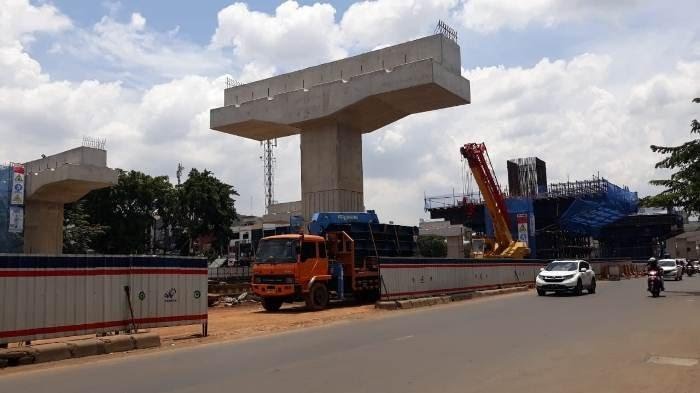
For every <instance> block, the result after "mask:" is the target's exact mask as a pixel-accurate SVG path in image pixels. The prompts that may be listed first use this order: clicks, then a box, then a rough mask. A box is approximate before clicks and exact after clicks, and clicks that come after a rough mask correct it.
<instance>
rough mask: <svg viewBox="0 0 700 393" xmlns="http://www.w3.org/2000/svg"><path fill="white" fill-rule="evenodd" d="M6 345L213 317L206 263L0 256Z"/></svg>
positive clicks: (0, 318)
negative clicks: (208, 310)
mask: <svg viewBox="0 0 700 393" xmlns="http://www.w3.org/2000/svg"><path fill="white" fill-rule="evenodd" d="M0 298H2V302H1V303H0V344H5V343H10V342H23V341H28V340H37V339H44V338H54V337H65V336H75V335H83V334H95V333H105V332H113V331H133V330H137V329H140V328H152V327H161V326H173V325H194V324H202V327H203V332H204V333H206V323H207V261H206V259H204V258H181V257H156V256H36V255H9V254H0Z"/></svg>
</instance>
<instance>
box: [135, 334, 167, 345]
mask: <svg viewBox="0 0 700 393" xmlns="http://www.w3.org/2000/svg"><path fill="white" fill-rule="evenodd" d="M131 338H132V339H133V340H134V345H135V347H136V349H146V348H155V347H160V336H159V335H157V334H155V333H140V334H134V335H132V336H131Z"/></svg>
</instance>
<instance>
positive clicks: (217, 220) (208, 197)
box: [175, 168, 238, 255]
mask: <svg viewBox="0 0 700 393" xmlns="http://www.w3.org/2000/svg"><path fill="white" fill-rule="evenodd" d="M176 194H177V204H176V206H177V207H176V211H177V219H176V221H175V222H176V223H177V227H178V228H179V229H180V236H179V238H180V242H179V243H180V249H181V253H182V254H183V255H188V254H189V253H190V252H191V248H192V244H193V243H194V242H195V241H197V240H198V239H200V238H202V237H205V236H211V237H213V242H212V251H213V252H216V253H219V254H222V253H224V252H225V250H226V248H227V245H228V242H229V239H230V238H231V235H232V231H231V225H232V224H233V221H234V220H235V219H236V208H235V206H234V200H233V196H234V195H238V193H237V192H236V190H234V188H233V187H232V186H230V185H228V184H226V183H223V182H221V181H220V180H219V179H217V178H216V177H214V176H213V174H212V173H211V172H210V171H208V170H204V171H201V172H200V171H198V170H197V169H194V168H193V169H192V170H191V171H190V173H189V175H188V177H187V180H186V181H185V182H184V183H182V185H180V186H178V187H177V192H176Z"/></svg>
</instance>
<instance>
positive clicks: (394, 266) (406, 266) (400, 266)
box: [379, 263, 545, 269]
mask: <svg viewBox="0 0 700 393" xmlns="http://www.w3.org/2000/svg"><path fill="white" fill-rule="evenodd" d="M544 265H545V264H542V265H538V264H536V263H534V264H533V263H488V264H487V263H468V264H445V263H433V264H410V263H407V264H398V263H397V264H381V265H379V268H380V269H410V268H414V269H418V268H422V267H532V266H535V267H537V266H544Z"/></svg>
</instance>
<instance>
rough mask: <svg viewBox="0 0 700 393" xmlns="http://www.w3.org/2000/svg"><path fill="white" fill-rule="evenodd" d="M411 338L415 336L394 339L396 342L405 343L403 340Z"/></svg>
mask: <svg viewBox="0 0 700 393" xmlns="http://www.w3.org/2000/svg"><path fill="white" fill-rule="evenodd" d="M409 338H413V336H403V337H397V338H395V339H394V341H403V340H408V339H409Z"/></svg>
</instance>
